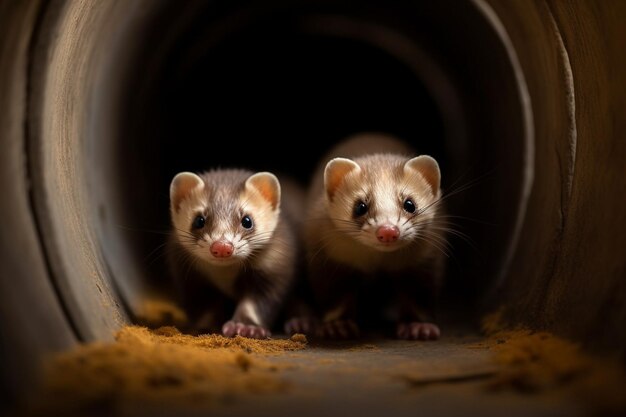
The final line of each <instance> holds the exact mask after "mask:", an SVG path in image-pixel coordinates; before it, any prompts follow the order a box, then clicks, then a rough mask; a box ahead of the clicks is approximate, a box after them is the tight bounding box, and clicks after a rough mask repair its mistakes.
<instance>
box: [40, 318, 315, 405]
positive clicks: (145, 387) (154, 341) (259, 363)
mask: <svg viewBox="0 0 626 417" xmlns="http://www.w3.org/2000/svg"><path fill="white" fill-rule="evenodd" d="M293 339H294V340H252V339H246V338H242V337H235V338H232V339H229V338H225V337H222V336H219V335H205V336H197V337H194V336H189V335H183V334H181V333H180V332H178V331H177V330H176V329H175V328H173V327H164V328H160V329H157V330H154V331H151V330H148V329H146V328H143V327H135V326H129V327H125V328H123V329H122V330H120V331H119V332H118V333H117V335H116V341H115V342H114V343H91V344H86V345H82V346H78V347H77V348H75V349H74V350H71V351H68V352H64V353H61V354H58V355H56V356H54V357H52V358H50V360H49V361H48V363H47V366H46V368H45V377H44V382H43V389H42V394H41V396H40V398H41V399H42V401H40V402H39V403H38V404H37V405H36V406H35V407H34V408H33V410H34V413H35V414H47V415H58V414H68V413H77V414H79V413H80V414H82V413H85V412H87V413H90V412H91V413H93V412H97V413H105V414H113V413H115V414H116V415H117V414H120V415H127V414H133V412H134V411H136V410H142V411H145V410H151V409H153V410H159V411H161V412H162V411H163V410H164V409H168V408H169V409H172V410H177V409H181V408H183V409H186V408H192V409H204V408H210V407H214V406H217V405H219V404H223V403H227V402H229V401H233V400H234V399H236V398H237V397H239V396H242V395H257V394H272V393H278V392H282V391H284V390H285V389H287V384H286V383H285V381H284V380H283V379H282V378H281V377H280V374H279V373H277V370H278V368H277V367H276V366H275V365H272V364H271V363H269V362H267V361H266V360H264V359H262V358H260V357H258V355H253V354H259V353H276V352H281V351H291V350H299V349H303V348H304V347H305V346H306V338H303V337H301V336H297V337H295V338H293ZM251 353H252V354H251ZM103 415H104V414H103Z"/></svg>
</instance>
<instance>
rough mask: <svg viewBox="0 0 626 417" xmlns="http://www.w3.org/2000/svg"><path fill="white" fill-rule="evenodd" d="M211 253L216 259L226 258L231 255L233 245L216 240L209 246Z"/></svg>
mask: <svg viewBox="0 0 626 417" xmlns="http://www.w3.org/2000/svg"><path fill="white" fill-rule="evenodd" d="M211 253H212V254H213V256H215V257H216V258H228V257H229V256H230V255H232V254H233V245H232V243H230V242H225V241H223V240H217V241H215V242H213V244H211Z"/></svg>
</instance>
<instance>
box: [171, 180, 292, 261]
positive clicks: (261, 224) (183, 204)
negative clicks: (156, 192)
mask: <svg viewBox="0 0 626 417" xmlns="http://www.w3.org/2000/svg"><path fill="white" fill-rule="evenodd" d="M242 185H243V186H242ZM170 212H171V217H172V224H173V226H174V229H175V230H174V231H175V234H176V237H177V239H178V241H179V243H180V244H181V245H182V246H183V247H184V248H185V249H186V250H187V251H188V252H189V253H190V254H191V255H193V256H194V258H195V259H198V260H202V261H205V262H206V263H207V264H209V265H212V266H219V267H226V266H236V265H239V264H242V263H243V262H245V261H248V260H252V258H253V254H254V253H255V252H256V251H258V250H259V249H261V248H263V247H264V246H265V245H266V244H267V242H268V241H269V240H270V239H271V238H272V234H273V232H274V230H275V229H276V226H277V223H278V216H279V212H280V185H279V183H278V179H277V178H276V177H275V176H274V175H273V174H271V173H267V172H263V173H258V174H254V175H248V174H247V173H245V172H244V171H235V170H225V171H211V172H208V173H206V174H203V175H202V177H200V176H198V175H195V174H191V173H181V174H178V175H177V176H176V177H175V178H174V180H173V181H172V184H171V186H170ZM197 216H202V217H203V218H204V219H205V222H204V226H203V227H199V228H198V227H194V226H193V224H194V221H195V220H196V218H197ZM244 216H248V217H249V218H250V219H251V220H252V227H251V228H249V229H247V228H245V227H244V226H243V225H242V219H243V217H244ZM216 242H223V243H225V244H227V245H232V254H231V255H230V256H227V257H216V256H214V254H213V253H212V245H213V244H214V243H216Z"/></svg>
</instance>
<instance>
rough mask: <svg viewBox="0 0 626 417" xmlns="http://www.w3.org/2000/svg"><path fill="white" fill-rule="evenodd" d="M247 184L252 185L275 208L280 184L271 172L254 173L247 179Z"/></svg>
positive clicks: (278, 200)
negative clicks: (266, 173)
mask: <svg viewBox="0 0 626 417" xmlns="http://www.w3.org/2000/svg"><path fill="white" fill-rule="evenodd" d="M247 185H248V186H252V187H254V189H256V190H257V191H258V192H259V193H260V194H261V196H262V197H263V198H264V199H265V200H266V201H267V202H269V203H270V204H271V206H272V209H275V208H276V207H277V206H278V204H279V202H280V186H279V185H278V184H277V180H276V179H275V177H274V176H272V175H271V174H268V175H267V176H265V175H263V174H255V175H253V176H252V177H250V178H249V179H248V183H247Z"/></svg>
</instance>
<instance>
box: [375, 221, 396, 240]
mask: <svg viewBox="0 0 626 417" xmlns="http://www.w3.org/2000/svg"><path fill="white" fill-rule="evenodd" d="M376 237H377V238H378V240H379V241H380V242H383V243H391V242H395V241H396V240H398V238H399V237H400V230H399V229H398V228H397V227H396V226H391V225H384V226H380V227H379V228H378V230H376Z"/></svg>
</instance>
